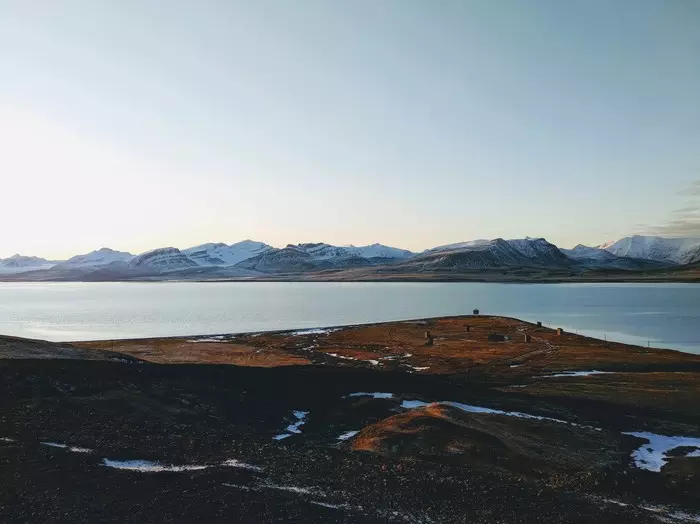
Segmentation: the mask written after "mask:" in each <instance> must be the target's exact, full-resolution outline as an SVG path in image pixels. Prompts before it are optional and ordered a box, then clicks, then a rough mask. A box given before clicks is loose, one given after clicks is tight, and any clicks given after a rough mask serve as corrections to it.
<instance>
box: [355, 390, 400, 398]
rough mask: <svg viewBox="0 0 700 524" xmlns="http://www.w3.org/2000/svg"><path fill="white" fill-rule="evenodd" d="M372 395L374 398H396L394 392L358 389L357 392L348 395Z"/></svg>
mask: <svg viewBox="0 0 700 524" xmlns="http://www.w3.org/2000/svg"><path fill="white" fill-rule="evenodd" d="M348 397H372V398H394V394H393V393H380V392H375V393H366V392H364V391H358V392H357V393H350V394H349V395H348V396H347V397H345V398H348Z"/></svg>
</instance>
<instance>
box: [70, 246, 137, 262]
mask: <svg viewBox="0 0 700 524" xmlns="http://www.w3.org/2000/svg"><path fill="white" fill-rule="evenodd" d="M132 258H134V255H132V254H131V253H127V252H126V251H115V250H114V249H110V248H108V247H103V248H100V249H97V250H95V251H91V252H90V253H87V254H86V255H76V256H74V257H72V258H69V259H68V260H66V261H65V262H63V263H61V265H62V266H70V267H89V266H102V265H107V264H111V263H113V262H129V261H130V260H131V259H132Z"/></svg>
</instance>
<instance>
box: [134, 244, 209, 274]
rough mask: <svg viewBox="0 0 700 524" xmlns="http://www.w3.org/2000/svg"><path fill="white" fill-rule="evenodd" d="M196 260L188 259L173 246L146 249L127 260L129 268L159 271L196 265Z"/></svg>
mask: <svg viewBox="0 0 700 524" xmlns="http://www.w3.org/2000/svg"><path fill="white" fill-rule="evenodd" d="M197 265H198V264H197V262H195V261H193V260H190V259H189V258H188V257H187V256H186V255H184V254H183V253H182V252H181V251H180V250H179V249H177V248H175V247H163V248H160V249H154V250H153V251H147V252H146V253H142V254H141V255H139V256H137V257H134V258H133V259H132V260H131V261H130V262H129V268H131V269H139V270H152V271H155V272H159V273H164V272H168V271H175V270H178V269H185V268H188V267H196V266H197Z"/></svg>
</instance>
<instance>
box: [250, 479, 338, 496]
mask: <svg viewBox="0 0 700 524" xmlns="http://www.w3.org/2000/svg"><path fill="white" fill-rule="evenodd" d="M260 487H261V488H266V489H276V490H278V491H288V492H290V493H296V494H298V495H315V496H317V497H325V496H326V494H325V493H324V492H323V491H321V490H319V489H318V488H307V487H300V486H285V485H281V484H273V483H271V482H265V483H264V484H260Z"/></svg>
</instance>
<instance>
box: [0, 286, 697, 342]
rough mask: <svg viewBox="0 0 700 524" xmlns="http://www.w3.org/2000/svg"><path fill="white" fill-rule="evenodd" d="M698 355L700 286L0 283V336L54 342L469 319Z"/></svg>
mask: <svg viewBox="0 0 700 524" xmlns="http://www.w3.org/2000/svg"><path fill="white" fill-rule="evenodd" d="M474 308H479V309H480V310H481V312H482V314H493V315H504V316H512V317H518V318H521V319H524V320H529V321H537V320H540V321H542V322H543V323H544V324H545V325H547V326H552V327H564V328H565V329H569V330H572V331H577V332H579V333H582V334H587V335H591V336H595V337H599V338H604V337H607V338H608V339H609V340H616V341H621V342H629V343H636V344H643V345H647V344H648V343H649V344H651V345H655V346H657V347H669V348H675V349H680V350H683V351H689V352H693V353H700V285H697V284H497V283H355V282H353V283H330V282H324V283H310V282H226V283H224V282H221V283H202V282H182V283H180V282H177V283H176V282H168V283H113V282H109V283H3V284H0V334H3V335H14V336H20V337H28V338H41V339H47V340H53V341H68V340H92V339H107V338H138V337H159V336H175V335H197V334H219V333H238V332H249V331H264V330H280V329H301V328H308V327H318V326H335V325H343V324H357V323H363V322H381V321H389V320H403V319H416V318H425V317H437V316H446V315H462V314H470V313H471V312H472V310H473V309H474Z"/></svg>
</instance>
